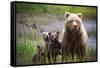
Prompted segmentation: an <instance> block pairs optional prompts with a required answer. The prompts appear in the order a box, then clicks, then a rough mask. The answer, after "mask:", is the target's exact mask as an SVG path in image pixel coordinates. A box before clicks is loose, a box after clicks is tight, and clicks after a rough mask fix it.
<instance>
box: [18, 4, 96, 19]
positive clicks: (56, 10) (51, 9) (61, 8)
mask: <svg viewBox="0 0 100 68" xmlns="http://www.w3.org/2000/svg"><path fill="white" fill-rule="evenodd" d="M16 10H17V13H27V14H28V13H29V14H33V15H35V14H43V13H45V14H47V13H48V14H58V15H59V14H64V13H65V12H66V11H68V12H74V13H82V14H83V16H85V17H87V18H95V17H96V8H95V7H82V6H81V7H80V6H68V5H44V4H28V3H17V4H16Z"/></svg>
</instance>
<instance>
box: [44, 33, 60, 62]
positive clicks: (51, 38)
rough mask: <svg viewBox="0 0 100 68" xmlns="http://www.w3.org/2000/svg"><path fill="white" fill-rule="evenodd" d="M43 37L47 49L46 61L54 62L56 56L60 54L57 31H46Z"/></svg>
mask: <svg viewBox="0 0 100 68" xmlns="http://www.w3.org/2000/svg"><path fill="white" fill-rule="evenodd" d="M43 38H44V41H45V45H46V49H47V57H48V62H49V63H51V62H56V57H57V56H58V55H61V45H60V42H59V41H58V39H59V32H48V33H47V34H44V37H43Z"/></svg>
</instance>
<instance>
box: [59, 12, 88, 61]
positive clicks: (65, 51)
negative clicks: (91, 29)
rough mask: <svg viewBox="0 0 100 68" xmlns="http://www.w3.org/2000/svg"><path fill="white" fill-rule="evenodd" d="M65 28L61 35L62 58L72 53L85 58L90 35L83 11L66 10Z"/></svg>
mask: <svg viewBox="0 0 100 68" xmlns="http://www.w3.org/2000/svg"><path fill="white" fill-rule="evenodd" d="M64 17H65V21H64V28H63V31H62V35H61V38H62V39H61V44H62V60H63V59H64V56H65V55H66V56H67V55H71V56H72V59H73V60H74V56H75V55H77V58H80V59H83V58H84V57H85V56H86V48H87V46H88V35H87V31H86V29H85V28H84V25H83V23H82V14H81V13H77V14H76V13H69V12H65V15H64Z"/></svg>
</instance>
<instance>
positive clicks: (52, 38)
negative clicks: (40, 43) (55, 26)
mask: <svg viewBox="0 0 100 68" xmlns="http://www.w3.org/2000/svg"><path fill="white" fill-rule="evenodd" d="M49 38H50V41H51V42H56V41H58V38H59V32H50V33H49Z"/></svg>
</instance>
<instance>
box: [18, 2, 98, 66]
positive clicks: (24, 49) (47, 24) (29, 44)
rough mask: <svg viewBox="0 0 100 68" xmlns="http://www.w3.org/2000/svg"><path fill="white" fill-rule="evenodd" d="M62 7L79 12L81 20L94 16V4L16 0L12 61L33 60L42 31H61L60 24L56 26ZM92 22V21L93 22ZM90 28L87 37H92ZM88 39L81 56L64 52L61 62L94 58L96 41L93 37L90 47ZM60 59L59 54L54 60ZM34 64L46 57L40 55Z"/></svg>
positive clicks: (94, 36) (41, 39) (61, 21)
mask: <svg viewBox="0 0 100 68" xmlns="http://www.w3.org/2000/svg"><path fill="white" fill-rule="evenodd" d="M66 11H68V12H73V13H82V14H83V19H84V20H87V19H89V20H92V19H93V20H96V8H95V7H79V6H67V5H44V4H28V3H16V65H30V64H33V63H32V57H33V56H34V55H35V54H36V53H37V45H41V46H45V45H44V40H43V35H42V32H45V31H48V32H49V31H59V32H60V33H61V30H62V27H58V26H62V25H63V21H64V18H63V15H64V13H65V12H66ZM56 22H57V23H56ZM93 23H95V24H96V22H93ZM34 24H36V27H35V26H34ZM59 24H62V25H59ZM90 24H91V23H90ZM56 25H57V26H56ZM56 27H57V28H56ZM58 28H59V29H58ZM92 30H93V31H88V32H89V37H93V40H96V28H93V29H92ZM90 43H91V42H90ZM90 43H89V47H88V49H87V56H86V58H85V59H84V60H80V59H77V58H76V56H75V60H74V61H73V60H72V59H71V57H70V56H66V58H67V60H66V61H65V62H79V61H96V60H97V59H96V54H97V53H96V47H97V45H96V42H95V41H94V44H93V46H94V47H91V46H90V45H91V44H90ZM61 62H63V61H62V58H61V56H60V55H59V56H57V62H56V63H61ZM38 64H48V60H47V57H43V58H42V60H41V62H39V63H38Z"/></svg>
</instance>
